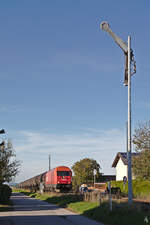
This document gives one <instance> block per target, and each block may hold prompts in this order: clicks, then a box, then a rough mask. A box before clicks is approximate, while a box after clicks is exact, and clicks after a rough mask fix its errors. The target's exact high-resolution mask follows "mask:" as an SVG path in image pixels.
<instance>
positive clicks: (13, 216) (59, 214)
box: [0, 193, 102, 225]
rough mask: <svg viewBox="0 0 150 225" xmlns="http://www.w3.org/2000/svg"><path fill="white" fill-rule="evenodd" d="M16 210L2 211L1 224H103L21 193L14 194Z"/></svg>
mask: <svg viewBox="0 0 150 225" xmlns="http://www.w3.org/2000/svg"><path fill="white" fill-rule="evenodd" d="M12 200H13V202H14V210H13V211H10V212H1V213H0V225H102V224H101V223H98V222H95V221H93V220H90V219H88V218H86V217H84V216H80V215H78V214H76V213H73V212H71V211H69V210H66V209H63V208H60V207H58V206H55V205H53V204H49V203H47V202H44V201H41V200H38V199H34V198H30V197H27V196H24V195H21V194H19V193H15V194H13V195H12Z"/></svg>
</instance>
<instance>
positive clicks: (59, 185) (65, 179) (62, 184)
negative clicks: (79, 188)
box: [18, 166, 72, 192]
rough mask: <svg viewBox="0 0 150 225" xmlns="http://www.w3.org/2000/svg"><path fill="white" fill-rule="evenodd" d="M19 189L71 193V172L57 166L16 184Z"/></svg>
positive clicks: (64, 167) (67, 168) (66, 168)
mask: <svg viewBox="0 0 150 225" xmlns="http://www.w3.org/2000/svg"><path fill="white" fill-rule="evenodd" d="M18 188H20V189H29V190H31V191H35V192H36V191H40V192H46V191H57V190H59V191H71V190H72V171H71V169H70V168H69V167H66V166H58V167H56V168H54V169H51V170H49V171H46V172H44V173H41V174H39V175H37V176H34V177H32V178H30V179H28V180H25V181H23V182H21V183H19V184H18Z"/></svg>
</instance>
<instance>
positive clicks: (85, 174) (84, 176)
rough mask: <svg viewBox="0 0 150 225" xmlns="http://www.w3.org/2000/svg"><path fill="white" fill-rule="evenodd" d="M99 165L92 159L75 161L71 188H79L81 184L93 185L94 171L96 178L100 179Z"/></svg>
mask: <svg viewBox="0 0 150 225" xmlns="http://www.w3.org/2000/svg"><path fill="white" fill-rule="evenodd" d="M99 169H100V165H99V164H98V163H97V162H96V160H94V159H89V158H84V159H82V160H80V161H77V162H76V163H75V164H74V165H73V166H72V170H73V172H74V177H73V186H74V187H75V186H78V187H79V186H80V185H81V184H82V183H93V180H94V170H96V178H97V179H98V178H99V177H100V172H99Z"/></svg>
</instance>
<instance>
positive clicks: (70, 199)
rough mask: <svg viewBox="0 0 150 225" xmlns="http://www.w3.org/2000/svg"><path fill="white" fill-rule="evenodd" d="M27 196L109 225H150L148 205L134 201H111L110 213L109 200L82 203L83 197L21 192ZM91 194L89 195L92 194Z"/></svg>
mask: <svg viewBox="0 0 150 225" xmlns="http://www.w3.org/2000/svg"><path fill="white" fill-rule="evenodd" d="M23 193H24V194H25V193H26V194H27V195H28V196H31V197H34V198H38V199H41V200H43V201H46V202H49V203H53V204H56V205H59V206H61V207H65V208H68V209H70V210H72V211H74V212H77V213H79V214H81V215H84V216H86V217H89V218H91V219H94V220H96V221H99V222H102V223H104V224H110V225H120V224H122V225H145V224H147V225H150V203H149V202H143V201H142V202H141V201H138V200H137V199H136V201H133V204H132V206H130V205H128V202H127V198H121V199H113V201H112V211H110V206H109V199H108V198H107V199H105V200H103V201H101V204H100V202H99V201H96V202H88V201H84V196H83V195H77V194H73V193H72V194H61V193H47V194H43V195H40V194H38V193H30V192H27V191H26V192H23ZM93 193H94V192H93ZM93 193H91V194H93Z"/></svg>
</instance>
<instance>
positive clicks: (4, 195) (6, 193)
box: [0, 184, 12, 203]
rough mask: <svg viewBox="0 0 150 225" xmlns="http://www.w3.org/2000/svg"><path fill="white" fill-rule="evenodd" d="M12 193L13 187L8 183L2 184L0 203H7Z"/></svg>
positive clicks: (0, 186) (0, 187)
mask: <svg viewBox="0 0 150 225" xmlns="http://www.w3.org/2000/svg"><path fill="white" fill-rule="evenodd" d="M11 193H12V189H11V188H10V187H9V186H8V185H7V184H2V185H0V203H7V202H8V201H9V199H10V196H11Z"/></svg>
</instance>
